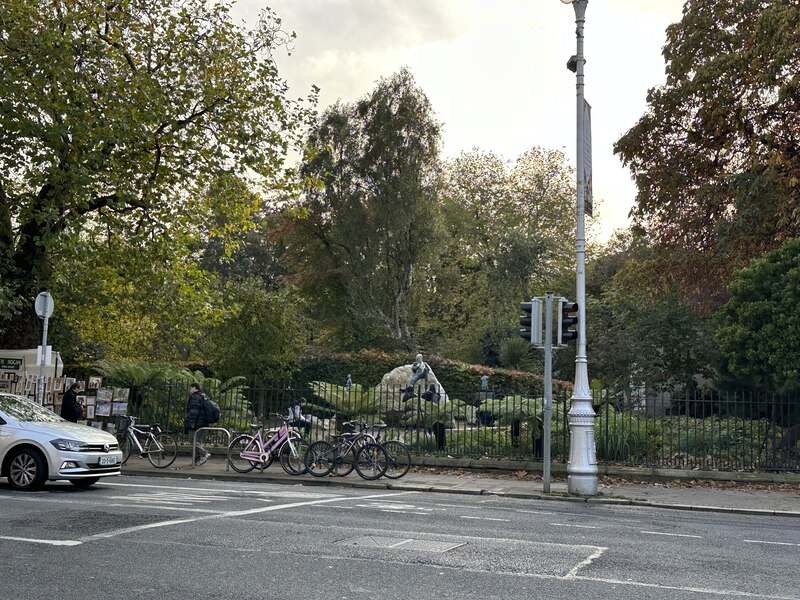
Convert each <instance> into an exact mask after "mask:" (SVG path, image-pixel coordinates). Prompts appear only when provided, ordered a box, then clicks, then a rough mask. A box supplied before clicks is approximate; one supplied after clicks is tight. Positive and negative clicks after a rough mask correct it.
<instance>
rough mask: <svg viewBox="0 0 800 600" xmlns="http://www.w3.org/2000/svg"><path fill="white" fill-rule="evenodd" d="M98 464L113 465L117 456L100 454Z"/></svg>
mask: <svg viewBox="0 0 800 600" xmlns="http://www.w3.org/2000/svg"><path fill="white" fill-rule="evenodd" d="M98 464H100V465H115V464H117V457H116V456H101V457H100V462H99V463H98Z"/></svg>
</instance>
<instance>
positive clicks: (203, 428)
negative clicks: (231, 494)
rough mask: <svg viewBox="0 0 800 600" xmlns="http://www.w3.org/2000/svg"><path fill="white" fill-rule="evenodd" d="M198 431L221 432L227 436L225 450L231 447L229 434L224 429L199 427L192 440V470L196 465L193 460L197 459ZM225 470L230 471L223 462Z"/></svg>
mask: <svg viewBox="0 0 800 600" xmlns="http://www.w3.org/2000/svg"><path fill="white" fill-rule="evenodd" d="M200 431H223V432H225V435H227V436H228V443H227V444H226V448H227V447H228V446H230V445H231V432H230V431H228V430H227V429H225V428H224V427H200V428H199V429H197V430H195V432H194V438H193V439H192V468H193V469H194V468H195V467H196V466H197V465H196V464H194V461H195V458H196V457H197V434H198V432H200ZM225 470H226V471H230V470H231V467H230V463H229V462H228V461H227V460H226V461H225Z"/></svg>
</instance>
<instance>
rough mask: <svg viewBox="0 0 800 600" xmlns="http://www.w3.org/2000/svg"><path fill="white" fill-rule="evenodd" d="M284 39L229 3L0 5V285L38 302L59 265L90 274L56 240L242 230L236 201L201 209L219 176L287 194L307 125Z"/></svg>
mask: <svg viewBox="0 0 800 600" xmlns="http://www.w3.org/2000/svg"><path fill="white" fill-rule="evenodd" d="M289 37H290V36H289V35H287V34H286V33H285V32H283V31H282V30H281V29H280V20H279V19H278V18H277V17H276V16H275V15H274V14H273V13H271V12H270V11H269V10H268V9H266V10H264V11H263V12H262V14H261V18H260V19H259V21H258V22H257V23H256V24H255V25H254V27H253V28H252V29H246V28H244V27H243V26H242V25H240V24H237V23H236V22H235V21H234V19H233V18H232V16H231V14H230V6H229V4H228V3H224V2H215V3H208V2H205V1H204V0H165V1H163V2H145V1H143V0H125V1H122V2H112V3H104V4H103V3H101V4H98V3H81V2H67V3H65V2H61V1H58V0H43V1H41V2H28V1H27V0H9V1H7V2H4V3H3V4H2V6H0V96H2V97H3V98H4V101H3V102H2V103H0V255H2V256H3V257H4V260H3V261H1V262H0V279H2V280H3V282H4V285H5V286H7V289H8V290H9V291H10V297H11V298H12V299H13V298H16V297H24V298H28V299H29V298H31V297H32V296H35V293H36V292H37V291H39V290H40V289H43V288H45V289H47V288H49V287H50V284H51V279H52V275H53V273H54V272H57V270H59V269H63V270H66V272H75V271H77V270H80V269H87V270H91V267H93V266H94V264H93V263H91V262H85V263H79V264H78V265H76V264H74V263H66V264H63V263H62V264H58V262H59V258H60V257H59V252H58V242H59V241H61V239H62V238H63V237H68V238H70V240H71V242H72V243H77V242H78V240H80V239H81V238H80V234H81V233H83V232H85V231H86V232H89V233H90V237H91V236H92V235H95V234H96V233H97V232H100V231H102V232H105V233H107V234H108V235H109V237H114V236H121V237H122V238H123V239H124V240H125V242H126V243H125V245H126V246H127V247H128V248H129V250H130V251H131V252H136V251H137V250H138V249H139V248H140V245H145V246H146V245H147V244H148V243H149V242H152V241H153V240H172V239H175V238H185V236H186V235H190V234H192V232H196V225H197V222H198V220H201V219H200V217H199V215H203V216H204V217H205V216H208V217H209V218H211V217H213V216H214V214H215V211H217V213H218V212H219V211H222V212H224V213H225V214H226V215H228V216H230V217H232V218H231V221H237V222H238V221H241V220H242V219H244V218H246V212H247V209H244V210H240V209H243V206H242V205H239V204H235V203H227V202H226V203H224V205H223V204H218V205H216V206H213V205H211V204H208V203H204V202H203V201H202V200H200V199H201V198H202V196H203V193H204V192H205V191H206V190H207V189H208V186H209V185H210V184H211V183H212V182H214V181H215V180H216V179H217V176H218V175H219V174H220V173H222V172H233V173H236V174H244V173H246V174H247V176H248V178H249V179H250V180H251V181H252V182H253V184H254V185H262V186H264V188H265V189H270V190H281V189H285V188H286V187H287V181H286V180H285V178H284V173H283V172H282V160H283V157H284V156H285V154H286V152H287V150H288V148H289V146H290V145H291V144H293V143H295V142H297V139H296V137H295V131H296V130H297V129H298V128H299V127H301V126H302V125H303V124H304V122H305V121H306V119H307V112H306V110H305V109H304V108H303V107H302V106H301V104H300V103H298V102H295V101H293V100H289V99H287V98H286V97H285V92H286V88H285V85H284V84H283V82H282V81H281V80H280V78H279V77H278V73H277V67H276V64H275V61H274V58H273V54H274V51H275V50H277V48H279V47H280V46H281V45H283V44H285V43H286V42H287V41H288V39H289ZM312 101H313V98H312ZM229 199H230V198H229ZM198 204H200V205H201V206H199V207H198ZM178 245H179V244H178ZM180 261H181V256H180V255H179V256H178V257H177V259H176V262H180ZM176 281H177V280H176ZM121 282H127V277H125V275H124V274H123V275H122V276H121ZM113 283H114V284H115V285H117V282H116V281H115V282H113ZM169 291H171V290H165V294H164V296H165V297H169V293H168V292H169ZM128 293H136V290H135V289H133V290H128ZM56 303H57V306H58V305H63V304H62V303H61V302H60V299H58V298H57V299H56ZM26 305H27V303H26ZM6 308H8V304H6ZM2 312H3V310H0V313H2ZM87 312H88V311H87ZM143 315H147V313H139V314H136V315H132V316H130V318H131V319H136V318H137V317H142V316H143ZM34 323H35V322H34ZM34 323H31V322H30V320H29V319H28V315H27V314H21V315H19V316H18V318H16V320H14V319H12V322H10V323H9V322H8V321H6V322H5V323H0V327H7V328H9V329H10V330H11V332H12V334H13V336H14V338H15V339H14V340H12V343H17V344H23V346H22V347H26V346H25V345H24V344H29V343H30V342H29V341H27V339H28V338H29V337H30V336H31V334H32V333H33V334H35V333H38V323H35V326H34V327H32V325H34ZM159 326H161V323H159V322H156V323H155V324H154V325H153V327H156V328H157V327H159ZM74 330H75V331H80V326H79V325H78V324H75V327H74ZM34 343H35V342H34Z"/></svg>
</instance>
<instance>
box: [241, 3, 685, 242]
mask: <svg viewBox="0 0 800 600" xmlns="http://www.w3.org/2000/svg"><path fill="white" fill-rule="evenodd" d="M683 2H684V0H590V1H589V4H588V8H587V11H586V23H585V30H584V40H585V42H584V43H585V46H584V55H585V58H586V67H585V88H584V90H585V97H586V100H587V101H588V102H589V104H590V105H591V106H592V179H593V190H594V212H595V218H594V220H593V222H592V223H591V224H590V230H591V231H593V233H594V235H595V236H596V239H597V240H598V241H601V242H603V241H606V240H608V238H609V237H610V236H611V234H612V233H613V231H614V230H615V229H617V228H621V227H625V226H626V225H627V224H628V212H629V211H630V209H631V207H632V206H633V202H634V198H635V195H636V189H635V186H634V184H633V182H632V181H631V176H630V172H629V171H628V170H627V169H625V168H624V167H623V166H622V164H621V162H620V161H619V159H618V158H617V157H616V156H615V155H614V153H613V144H614V142H616V141H617V140H618V139H619V138H620V136H622V135H623V134H624V133H625V132H626V131H627V130H628V129H630V128H631V127H633V126H634V125H635V124H636V122H637V121H638V120H639V118H640V117H641V116H642V115H643V113H644V111H645V108H646V96H647V91H648V89H650V88H652V87H654V86H658V85H661V84H663V83H664V80H665V76H664V66H665V65H664V59H663V56H662V54H661V51H662V48H663V46H664V43H665V41H666V33H665V30H666V28H667V27H668V26H669V25H670V24H671V23H675V22H678V21H680V19H681V16H682V7H683ZM265 6H269V7H270V8H271V9H272V10H273V11H274V12H275V13H277V15H278V16H279V17H281V19H282V20H283V27H284V29H287V30H290V31H294V32H295V33H296V34H297V39H296V40H295V41H294V48H293V51H292V53H291V55H289V56H286V55H285V53H277V54H276V60H277V63H278V67H279V71H280V74H281V76H282V77H283V78H284V79H286V81H287V82H288V84H289V86H290V96H292V97H305V96H307V94H308V92H309V90H310V89H311V86H312V85H317V86H318V87H319V88H320V109H321V110H322V109H324V108H325V107H327V106H329V105H330V104H333V103H334V102H336V101H337V100H342V101H343V102H353V101H356V100H358V99H360V98H362V97H364V96H365V95H367V94H368V93H369V92H370V91H371V90H372V89H373V88H374V87H375V85H376V83H377V81H378V80H379V79H380V78H381V77H389V76H391V75H392V74H394V73H396V72H397V71H399V70H400V69H401V68H403V67H407V68H408V69H409V70H410V71H411V73H412V74H413V75H414V78H415V79H416V81H417V84H418V85H419V86H420V88H421V89H422V90H423V91H424V92H425V94H426V95H427V96H428V99H429V100H430V102H431V104H432V106H433V109H434V112H435V114H436V118H437V119H438V120H439V122H440V123H442V125H443V136H442V141H443V144H442V152H443V157H444V158H452V157H456V156H458V155H459V154H460V153H462V152H466V151H469V150H471V149H473V148H479V149H480V150H482V151H486V152H493V153H495V154H497V155H499V156H501V157H503V158H504V159H506V160H508V161H513V160H515V159H516V158H517V157H518V156H519V155H521V154H522V153H523V152H525V151H526V150H528V149H530V148H532V147H534V146H540V147H543V148H549V149H559V150H562V151H563V152H564V153H565V154H566V155H567V157H568V162H569V164H570V166H573V167H574V166H575V152H576V149H575V148H576V133H575V124H576V95H575V74H574V73H572V72H570V71H568V70H567V68H566V63H567V60H568V59H569V57H570V56H571V55H573V54H575V51H576V40H575V13H574V10H573V7H572V6H571V5H565V4H563V3H562V2H559V0H268V1H267V2H265V1H263V0H239V1H238V3H237V4H236V5H235V6H234V10H233V12H234V16H236V17H237V18H242V19H244V20H245V21H247V22H254V21H255V19H256V17H257V15H258V13H259V11H260V10H261V9H262V8H264V7H265Z"/></svg>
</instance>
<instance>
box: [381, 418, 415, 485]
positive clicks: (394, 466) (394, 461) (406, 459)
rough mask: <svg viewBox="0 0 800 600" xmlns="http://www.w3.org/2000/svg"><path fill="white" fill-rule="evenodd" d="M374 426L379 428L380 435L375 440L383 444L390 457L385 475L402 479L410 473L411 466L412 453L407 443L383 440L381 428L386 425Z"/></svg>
mask: <svg viewBox="0 0 800 600" xmlns="http://www.w3.org/2000/svg"><path fill="white" fill-rule="evenodd" d="M373 427H377V428H378V435H377V436H376V438H375V440H376V441H377V442H378V443H379V444H380V445H381V446H383V449H384V450H386V454H387V456H388V457H389V462H388V464H387V465H386V473H384V474H383V476H384V477H388V478H389V479H400V478H401V477H402V476H403V475H405V474H406V473H408V470H409V469H410V468H411V454H410V453H409V451H408V448H407V447H406V445H405V443H403V442H401V441H400V440H387V441H385V442H382V441H381V432H380V430H381V429H383V428H384V427H385V425H373Z"/></svg>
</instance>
